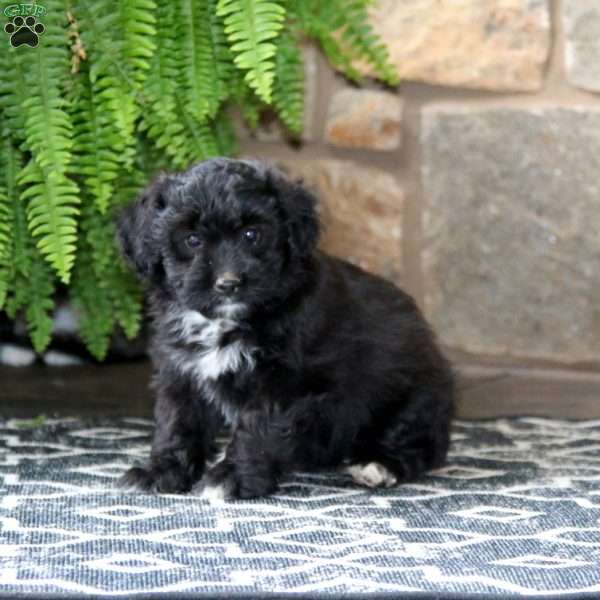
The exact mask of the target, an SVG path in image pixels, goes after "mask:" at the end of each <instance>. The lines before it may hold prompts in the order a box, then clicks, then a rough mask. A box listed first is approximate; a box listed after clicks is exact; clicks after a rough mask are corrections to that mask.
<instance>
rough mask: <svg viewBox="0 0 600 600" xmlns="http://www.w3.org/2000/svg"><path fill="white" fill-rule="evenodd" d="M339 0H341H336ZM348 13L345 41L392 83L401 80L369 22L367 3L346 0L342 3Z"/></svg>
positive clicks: (359, 0) (344, 30)
mask: <svg viewBox="0 0 600 600" xmlns="http://www.w3.org/2000/svg"><path fill="white" fill-rule="evenodd" d="M335 1H336V2H339V1H340V0H335ZM340 8H343V9H344V11H345V15H346V23H345V26H344V29H343V33H342V39H343V41H344V42H345V43H346V44H347V45H348V46H349V47H350V48H352V49H353V50H354V52H355V54H356V55H357V56H358V57H359V58H363V59H366V60H367V61H368V62H369V63H370V64H371V65H372V66H373V68H374V69H375V73H376V74H377V75H378V76H379V77H380V78H381V79H383V81H385V82H386V83H388V84H390V85H397V84H398V82H399V77H398V72H397V71H396V68H395V67H394V66H393V65H392V64H391V63H390V57H389V54H388V51H387V48H386V47H385V45H384V44H383V43H382V42H381V41H380V40H379V39H378V37H377V35H376V34H375V32H374V31H373V27H372V26H371V24H370V23H369V16H368V13H367V5H366V4H365V2H364V0H344V1H343V3H342V4H340Z"/></svg>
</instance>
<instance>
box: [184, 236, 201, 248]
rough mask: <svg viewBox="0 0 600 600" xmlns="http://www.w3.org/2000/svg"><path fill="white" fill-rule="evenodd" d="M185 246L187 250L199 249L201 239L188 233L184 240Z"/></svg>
mask: <svg viewBox="0 0 600 600" xmlns="http://www.w3.org/2000/svg"><path fill="white" fill-rule="evenodd" d="M185 245H186V246H187V247H188V248H191V249H192V250H196V249H197V248H200V246H202V238H201V237H200V236H199V235H197V234H195V233H190V234H189V235H188V236H187V237H186V238H185Z"/></svg>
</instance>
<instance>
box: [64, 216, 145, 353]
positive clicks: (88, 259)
mask: <svg viewBox="0 0 600 600" xmlns="http://www.w3.org/2000/svg"><path fill="white" fill-rule="evenodd" d="M81 228H82V233H83V234H84V236H83V237H84V240H85V241H84V242H83V244H82V248H81V250H80V252H79V253H78V256H77V263H76V265H75V269H74V276H73V285H72V289H73V299H74V302H75V305H76V306H77V309H78V311H79V315H80V320H79V326H80V333H81V336H82V339H83V340H84V342H85V344H86V346H87V347H88V348H89V349H90V351H91V352H92V354H93V355H94V356H95V357H96V358H97V359H98V360H102V359H103V358H104V357H105V356H106V353H107V351H108V347H109V343H110V337H111V334H112V331H113V329H114V326H115V324H116V323H118V324H119V325H120V326H121V327H122V328H123V331H124V332H125V334H126V335H127V336H128V337H129V338H132V337H135V336H136V335H137V333H138V331H139V327H140V323H141V317H142V291H141V286H140V284H139V283H138V282H137V281H136V280H135V278H134V277H133V276H132V273H131V272H130V271H129V270H128V269H127V268H126V267H125V265H124V263H123V261H122V259H121V258H120V256H119V252H118V249H117V246H116V232H115V226H114V219H112V218H111V217H109V216H106V215H100V214H98V213H96V212H95V211H94V210H93V208H92V207H91V206H88V207H87V208H86V210H85V211H84V214H83V218H82V222H81Z"/></svg>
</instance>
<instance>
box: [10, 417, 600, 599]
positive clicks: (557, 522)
mask: <svg viewBox="0 0 600 600" xmlns="http://www.w3.org/2000/svg"><path fill="white" fill-rule="evenodd" d="M151 433H152V423H151V422H150V421H148V420H145V419H137V418H120V419H110V420H103V419H96V420H85V421H83V420H80V419H47V420H46V421H45V422H43V423H33V424H32V423H28V422H23V421H19V420H16V419H8V420H4V421H0V598H3V597H21V595H23V596H29V597H32V598H42V597H47V598H72V597H86V596H90V597H91V596H98V597H135V596H137V595H148V597H150V596H151V597H156V598H165V599H166V598H177V597H200V598H242V597H244V598H264V597H275V595H277V594H279V596H277V597H281V596H283V597H286V596H288V595H292V594H294V597H299V598H315V597H318V598H335V597H344V598H353V597H357V598H360V597H374V596H375V597H378V596H379V595H382V597H388V596H389V597H394V598H409V597H413V595H414V596H415V597H417V598H422V599H424V600H425V599H429V598H438V599H443V598H468V597H469V596H470V595H477V597H481V598H484V599H485V598H497V597H512V596H515V597H516V596H519V597H520V596H529V597H532V598H536V597H540V598H541V597H546V596H552V597H561V596H564V597H565V598H567V597H570V596H575V595H580V596H585V595H588V594H589V595H590V597H600V421H565V420H556V419H541V418H514V419H512V418H511V419H497V420H490V421H456V422H455V423H454V427H453V438H452V447H451V452H450V455H449V460H448V464H447V466H446V467H444V468H442V469H440V470H438V471H435V472H432V473H430V474H428V475H427V476H425V477H422V478H421V479H420V480H418V481H415V482H412V483H408V484H404V485H401V486H399V487H396V488H392V489H384V490H375V491H372V490H367V489H363V488H360V487H357V486H356V485H354V484H353V483H352V481H351V480H350V478H349V476H347V475H344V474H341V473H336V472H318V473H295V474H290V476H289V477H288V478H287V479H285V480H284V481H283V482H282V484H281V486H280V489H279V491H278V493H277V494H276V495H274V496H272V497H270V498H263V499H258V500H253V501H235V502H221V503H219V504H211V503H209V502H208V501H207V500H204V499H200V498H197V497H194V496H189V495H188V496H186V495H147V494H132V493H125V492H122V491H120V490H118V489H116V488H115V486H114V481H115V479H116V478H117V477H118V476H119V475H120V474H121V473H122V472H123V471H124V470H125V469H127V468H128V467H129V466H131V465H132V464H133V463H134V462H135V461H142V460H144V459H145V458H146V457H147V456H148V451H149V442H150V438H151ZM269 595H272V596H269ZM473 597H475V596H473Z"/></svg>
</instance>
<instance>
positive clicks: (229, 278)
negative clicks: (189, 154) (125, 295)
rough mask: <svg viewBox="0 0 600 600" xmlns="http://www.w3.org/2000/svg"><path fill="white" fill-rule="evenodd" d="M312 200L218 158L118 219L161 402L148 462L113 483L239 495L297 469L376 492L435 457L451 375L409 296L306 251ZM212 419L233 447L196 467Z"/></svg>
mask: <svg viewBox="0 0 600 600" xmlns="http://www.w3.org/2000/svg"><path fill="white" fill-rule="evenodd" d="M348 201H349V202H351V201H352V199H351V198H350V199H348ZM315 202H316V201H315V198H314V197H313V196H312V195H311V194H310V193H309V192H308V191H307V190H306V189H304V188H303V187H302V186H301V185H299V184H297V183H293V182H291V181H290V180H288V179H287V178H286V177H285V176H284V175H283V174H282V173H280V172H279V171H277V170H275V169H273V168H271V167H267V166H265V165H263V164H261V163H258V162H250V161H239V160H229V159H221V158H219V159H214V160H209V161H206V162H203V163H201V164H199V165H197V166H194V167H192V168H191V169H189V170H188V171H186V172H185V173H176V174H171V175H163V176H161V177H159V178H158V179H157V180H156V181H155V182H154V183H153V184H152V185H150V186H149V187H148V189H146V190H145V192H144V193H143V194H142V196H141V198H140V199H139V200H138V201H137V203H135V204H134V205H133V206H131V207H129V208H128V209H127V210H126V211H125V213H124V214H123V216H122V218H121V221H120V237H121V242H122V247H123V250H124V252H125V255H126V256H127V257H128V258H129V260H130V261H131V262H132V263H133V265H134V266H135V268H136V269H137V271H138V272H139V273H140V274H141V275H142V276H143V277H144V278H146V279H147V280H148V281H149V282H150V286H151V305H152V313H153V316H154V323H155V328H156V332H155V336H154V343H153V347H152V357H153V360H154V363H155V367H156V376H155V384H156V388H157V391H158V397H157V401H156V405H155V419H156V433H155V436H154V441H153V445H152V452H151V456H150V461H149V462H148V464H147V465H145V466H144V467H134V468H132V469H131V470H129V471H128V472H127V473H126V474H125V475H124V477H123V478H122V480H121V481H122V483H123V484H124V485H128V486H134V487H136V488H139V489H142V490H151V491H157V492H187V491H189V490H191V489H193V490H194V491H198V492H203V493H204V494H206V495H213V496H221V497H223V496H224V497H228V498H232V497H234V498H235V497H237V498H250V497H254V496H262V495H264V494H269V493H271V492H273V491H274V490H275V489H276V487H277V481H278V480H279V479H280V478H281V476H282V475H285V474H286V473H289V472H290V471H291V470H293V469H310V468H317V467H332V466H342V467H343V468H345V469H346V470H347V471H348V472H349V473H350V474H351V475H352V477H353V478H354V480H355V481H357V482H358V483H361V484H364V485H367V486H370V487H375V486H391V485H394V484H396V483H397V482H401V481H406V480H408V479H411V478H414V477H415V476H417V475H419V474H420V473H422V472H424V471H425V470H427V469H431V468H434V467H438V466H440V465H441V464H442V463H443V461H444V459H445V456H446V451H447V448H448V435H449V434H448V430H449V421H450V417H451V413H452V405H453V377H452V371H451V368H450V366H449V364H448V362H447V361H446V360H445V359H444V357H443V356H442V354H441V353H440V351H439V350H438V348H437V346H436V344H435V341H434V337H433V335H432V333H431V331H430V329H429V328H428V326H427V324H426V323H425V321H424V319H423V317H422V316H421V314H420V312H419V310H418V309H417V307H416V306H415V303H414V302H413V300H412V299H411V298H410V297H409V296H408V295H407V294H405V293H404V292H402V291H401V290H399V289H398V288H396V287H394V286H393V285H392V284H391V283H388V282H386V281H384V280H383V279H381V278H379V277H376V276H374V275H370V274H368V273H365V272H364V271H362V270H360V269H358V268H356V267H354V266H352V265H350V264H348V263H346V262H344V261H342V260H339V259H336V258H332V257H330V256H327V255H325V254H323V253H321V252H319V251H318V250H317V249H316V244H317V239H318V236H319V222H318V219H317V216H316V212H315ZM356 243H357V244H360V240H357V241H356ZM223 419H225V421H226V422H227V423H229V424H230V425H231V427H232V433H233V437H232V440H231V442H230V443H229V445H228V447H227V449H226V452H225V455H224V457H222V458H221V460H219V461H218V462H217V463H216V464H214V465H213V466H211V467H210V468H209V469H208V470H206V471H205V469H206V467H207V462H209V463H210V461H211V460H212V459H214V439H215V434H216V433H217V431H218V430H219V428H220V427H221V425H222V420H223Z"/></svg>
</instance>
